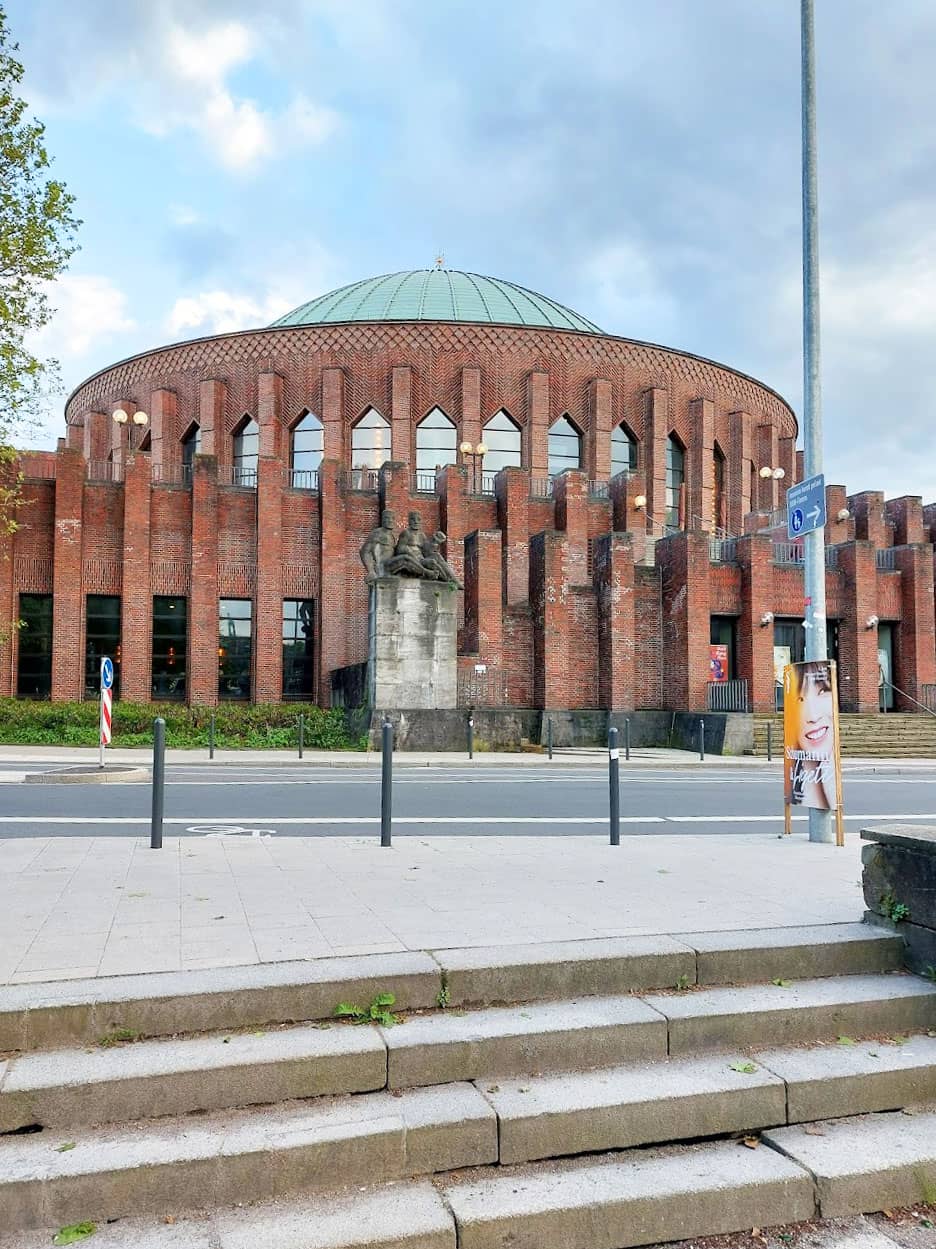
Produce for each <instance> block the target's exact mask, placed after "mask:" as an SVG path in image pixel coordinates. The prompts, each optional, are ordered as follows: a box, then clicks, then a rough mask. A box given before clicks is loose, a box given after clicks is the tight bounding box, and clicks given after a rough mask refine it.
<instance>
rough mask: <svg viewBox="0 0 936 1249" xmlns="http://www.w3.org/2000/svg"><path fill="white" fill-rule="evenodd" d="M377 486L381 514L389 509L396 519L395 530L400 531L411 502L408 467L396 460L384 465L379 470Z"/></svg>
mask: <svg viewBox="0 0 936 1249" xmlns="http://www.w3.org/2000/svg"><path fill="white" fill-rule="evenodd" d="M379 485H380V510H381V512H383V511H385V510H386V509H387V508H389V509H390V511H391V512H392V513H393V515H394V517H395V518H396V522H397V528H398V529H402V528H403V527H404V526H405V524H406V517H407V513H408V512H409V511H410V510H411V508H410V504H411V502H412V494H411V491H410V467H409V465H408V464H402V463H398V462H397V461H396V460H393V461H390V462H389V463H387V464H384V466H383V468H382V469H381V470H380V481H379Z"/></svg>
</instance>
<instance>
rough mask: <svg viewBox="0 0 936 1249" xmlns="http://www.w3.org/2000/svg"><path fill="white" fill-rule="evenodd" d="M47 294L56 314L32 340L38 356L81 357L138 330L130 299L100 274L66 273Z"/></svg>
mask: <svg viewBox="0 0 936 1249" xmlns="http://www.w3.org/2000/svg"><path fill="white" fill-rule="evenodd" d="M48 294H49V301H50V303H51V304H52V306H53V307H54V308H55V310H56V311H55V313H54V314H53V316H52V319H51V321H50V322H49V324H48V325H47V326H45V327H44V328H43V329H42V330H41V331H40V332H39V333H38V334H37V335H36V336H35V338H34V340H33V343H32V350H34V351H36V352H37V353H40V354H43V355H51V356H54V357H56V358H57V359H67V358H68V357H73V356H80V355H83V354H84V353H85V352H86V351H88V350H89V349H90V348H91V347H92V346H96V345H97V344H98V343H101V342H104V341H106V340H107V339H109V338H113V337H114V336H115V335H117V334H122V333H125V332H127V331H128V330H132V329H135V328H136V322H135V321H134V320H133V318H132V317H130V316H128V315H127V296H126V295H125V294H124V292H123V291H122V290H120V289H119V288H118V287H116V286H115V285H114V284H113V282H111V280H110V278H106V277H102V276H101V275H100V274H93V273H81V274H79V273H66V274H64V275H63V276H62V277H61V278H59V280H58V281H57V282H55V283H54V284H53V285H51V286H50V287H49V292H48Z"/></svg>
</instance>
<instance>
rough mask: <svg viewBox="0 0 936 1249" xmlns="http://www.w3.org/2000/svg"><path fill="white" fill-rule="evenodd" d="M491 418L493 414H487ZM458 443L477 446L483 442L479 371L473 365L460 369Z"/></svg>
mask: <svg viewBox="0 0 936 1249" xmlns="http://www.w3.org/2000/svg"><path fill="white" fill-rule="evenodd" d="M488 415H489V416H492V415H493V413H490V412H489V413H488ZM458 441H459V443H462V442H470V443H471V445H472V446H473V447H474V446H477V444H478V443H479V442H482V441H483V438H482V434H481V370H480V369H479V368H476V367H475V366H474V365H470V366H468V367H466V368H464V369H462V375H461V433H460V434H459V437H458Z"/></svg>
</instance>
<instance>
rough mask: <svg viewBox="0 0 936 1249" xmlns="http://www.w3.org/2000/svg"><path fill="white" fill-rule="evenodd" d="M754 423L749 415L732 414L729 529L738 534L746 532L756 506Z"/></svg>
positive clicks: (728, 467)
mask: <svg viewBox="0 0 936 1249" xmlns="http://www.w3.org/2000/svg"><path fill="white" fill-rule="evenodd" d="M751 423H752V422H751V418H750V416H749V414H748V413H747V412H729V413H728V455H727V460H728V464H727V491H726V493H727V496H728V530H729V532H730V533H735V534H739V533H743V532H744V518H745V516H747V514H748V513H749V512H750V511H752V510H753V508H754V506H755V503H754V500H753V499H752V498H751V460H752V453H751Z"/></svg>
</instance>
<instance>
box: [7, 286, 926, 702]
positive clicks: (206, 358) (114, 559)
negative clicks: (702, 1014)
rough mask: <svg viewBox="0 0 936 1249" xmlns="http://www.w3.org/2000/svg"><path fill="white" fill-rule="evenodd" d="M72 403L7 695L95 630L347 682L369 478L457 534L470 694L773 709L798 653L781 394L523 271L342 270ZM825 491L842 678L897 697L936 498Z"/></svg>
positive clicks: (76, 658)
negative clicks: (661, 341)
mask: <svg viewBox="0 0 936 1249" xmlns="http://www.w3.org/2000/svg"><path fill="white" fill-rule="evenodd" d="M115 412H117V413H118V415H120V416H123V422H122V423H120V422H118V421H116V420H115V419H114V413H115ZM124 414H128V415H129V419H127V416H124ZM65 419H66V427H67V428H66V437H65V438H64V439H61V440H60V442H59V446H58V449H57V451H55V452H44V453H31V454H24V455H23V457H22V469H23V473H24V476H25V483H24V493H25V498H26V505H25V506H24V508H23V510H22V511H21V513H20V519H21V527H20V529H19V531H18V532H17V533H16V535H15V537H14V538H13V539H12V540H9V541H7V548H6V550H5V551H3V552H2V553H3V555H4V556H5V558H2V559H0V613H2V618H3V619H4V620H5V621H7V622H14V621H16V620H21V621H23V622H24V627H23V628H22V629H21V630H20V631H19V632H15V633H14V634H13V635H12V637H10V638H9V640H7V641H5V642H3V643H2V644H0V695H13V696H18V697H23V698H52V699H79V698H83V697H92V696H95V695H96V692H97V672H98V661H99V657H100V655H101V654H104V653H106V654H110V655H112V656H113V657H114V658H115V659H116V660H117V661H118V664H117V667H118V682H119V689H118V693H119V696H121V697H123V698H127V699H134V700H147V699H153V700H165V699H179V700H187V701H189V702H193V703H200V704H214V703H216V702H218V701H219V700H220V701H223V700H227V699H239V700H252V701H257V702H279V701H281V700H310V701H314V702H317V703H319V704H321V705H324V706H328V705H331V704H333V703H334V702H336V701H341V700H342V699H343V698H344V697H345V691H346V690H347V688H348V682H347V680H346V678H347V675H348V670H349V669H353V668H354V666H355V665H358V664H360V663H361V662H362V661H364V660H365V659H366V649H367V588H366V586H365V582H364V575H363V570H362V568H361V565H360V562H359V559H358V548H359V547H360V545H361V542H362V540H363V538H364V537H365V535H366V534H367V533H368V531H369V530H370V529H372V528H373V527H374V526H375V525H376V524H377V523H378V517H379V513H380V510H381V508H383V507H384V506H386V507H389V508H391V509H392V510H393V511H394V513H395V514H396V519H397V525H398V527H402V525H403V524H404V523H405V520H406V514H407V513H408V512H409V511H410V510H416V511H418V512H419V513H420V514H421V516H422V518H423V522H424V527H425V528H426V529H427V530H429V531H430V532H433V531H435V530H436V529H442V530H444V531H445V533H446V534H447V536H448V542H447V547H446V549H445V556H446V558H447V559H448V561H449V562H450V563H451V564H452V565H453V566H454V568H455V569H456V570H458V571H459V573H460V574H461V576H462V577H463V579H464V583H465V590H464V594H463V596H462V597H463V605H462V607H461V609H460V610H461V618H460V625H461V627H460V631H459V648H458V649H459V658H458V665H459V702H460V703H461V704H463V705H465V706H469V705H473V706H479V707H485V706H488V707H505V708H518V709H526V710H527V711H530V712H532V713H535V712H536V711H537V710H544V709H545V710H550V711H555V712H557V713H562V712H574V713H579V715H580V718H581V719H582V720H583V721H584V720H588V717H587V716H585V714H584V713H586V712H594V711H598V712H607V711H630V710H634V709H652V710H656V711H676V712H679V711H693V712H695V711H702V710H704V709H706V708H713V709H723V710H743V709H750V710H754V711H768V710H772V709H773V708H774V706H775V697H776V682H775V671H776V664H777V663H780V662H782V661H783V660H784V659H789V658H793V659H797V658H800V657H801V656H802V649H803V629H802V617H803V568H802V550H801V549H800V548H799V547H798V546H797V545H795V544H791V543H789V542H788V541H787V540H786V534H785V530H784V529H782V528H781V527H780V526H781V521H780V517H779V515H778V512H779V509H780V508H781V507H782V505H783V499H784V494H785V489H786V487H787V486H788V485H789V484H790V483H791V482H793V481H795V480H797V477H798V475H799V464H798V458H797V451H796V437H797V422H796V417H795V416H794V414H793V412H792V410H791V408H790V406H789V405H788V404H787V403H786V402H785V401H784V400H783V399H782V398H781V397H780V395H778V394H777V393H776V392H775V391H773V390H771V389H770V388H769V387H768V386H765V385H763V384H762V383H760V382H757V381H755V380H754V379H753V378H751V377H747V376H746V375H745V374H743V373H740V372H738V371H737V370H735V369H732V368H730V367H727V366H725V365H720V364H715V363H713V362H712V361H710V360H704V359H700V358H699V357H698V356H693V355H690V354H687V353H686V352H680V351H675V350H671V349H669V348H665V347H659V346H654V345H651V344H648V343H642V342H636V341H633V340H631V339H626V338H619V337H615V336H612V335H608V334H604V333H603V332H602V331H601V330H600V329H599V328H598V327H597V326H596V325H593V324H592V323H591V322H590V321H588V320H586V319H585V318H584V317H582V316H579V315H578V314H577V313H575V312H572V311H570V310H569V309H568V308H564V307H562V306H561V305H559V304H556V303H555V302H553V301H552V300H551V299H548V298H546V297H544V296H542V295H538V294H535V293H534V292H532V291H529V290H525V289H524V288H522V287H519V286H515V285H513V284H512V283H510V282H505V281H498V280H494V279H491V278H485V277H479V276H476V275H473V274H468V273H460V272H454V271H450V270H440V269H436V270H428V271H417V272H404V273H395V274H390V275H388V276H385V277H379V278H373V279H370V280H368V281H363V282H358V283H356V284H354V285H352V286H348V287H344V288H342V289H341V290H337V291H333V292H331V293H330V294H328V295H324V296H321V297H320V298H318V299H315V300H312V302H310V303H308V304H305V305H303V306H302V307H301V308H297V309H296V310H295V311H294V312H292V313H290V314H289V315H287V316H284V317H282V318H280V320H278V321H276V322H275V323H274V324H273V325H271V326H269V327H267V328H265V329H258V330H249V331H245V332H242V333H235V334H222V335H217V336H215V337H211V338H201V339H196V340H193V341H189V342H184V343H180V344H177V345H174V346H169V347H161V348H158V349H156V350H153V351H148V352H145V353H143V354H141V355H138V356H134V357H133V358H131V359H129V360H124V361H122V362H120V363H118V364H115V365H112V366H110V367H108V368H105V369H103V370H101V372H99V373H97V374H95V376H93V377H91V378H90V379H89V380H88V381H86V382H84V383H83V384H82V385H81V386H79V387H78V389H77V390H76V391H75V392H74V393H73V394H72V396H71V398H70V399H69V400H68V403H67V406H66V410H65ZM479 444H480V445H481V446H483V447H484V448H486V453H485V454H483V455H479V454H478V447H479ZM780 470H782V473H781V471H780ZM828 508H829V517H830V524H829V527H828V529H827V541H828V542H829V543H830V548H829V551H828V560H827V563H828V570H827V594H828V616H829V621H828V627H829V638H830V644H831V647H832V651H833V653H834V654H835V655H837V657H838V660H839V677H840V693H841V703H842V706H843V708H844V709H845V710H851V711H876V710H877V709H878V707H879V702H883V703H886V704H887V705H888V707H890V706H895V707H897V708H902V709H911V708H912V707H913V706H915V705H916V704H915V703H913V702H911V701H910V700H917V701H918V702H925V701H927V700H928V699H929V698H931V697H932V694H933V687H934V684H936V651H934V628H933V546H932V543H933V541H934V539H936V507H934V506H930V507H926V508H924V507H923V506H922V501H921V500H920V499H919V498H917V497H913V496H907V497H904V498H898V499H892V500H888V501H886V502H885V500H884V497H883V495H882V494H880V493H876V492H873V491H867V492H864V493H861V494H856V495H852V496H849V497H846V493H845V490H844V488H843V487H839V486H830V487H829V488H828ZM836 518H838V519H836ZM0 541H3V540H0ZM0 550H2V548H0ZM0 632H8V630H3V631H0ZM882 669H883V670H884V673H885V677H886V679H887V680H888V681H889V682H891V683H892V684H886V685H885V686H884V687H883V690H884V693H883V694H882V692H881V691H882V687H881V685H880V681H881V671H882ZM713 676H714V677H716V678H718V679H717V680H714V681H713V679H712V678H713ZM893 687H897V690H899V691H903V693H900V692H896V691H895V690H894V688H893ZM560 718H561V717H560ZM573 718H574V717H573ZM599 719H600V717H599ZM605 719H607V717H605Z"/></svg>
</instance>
